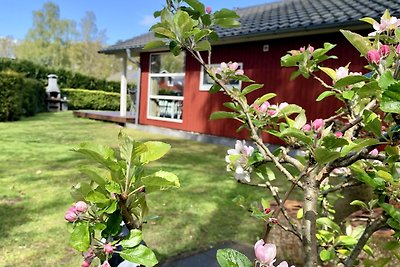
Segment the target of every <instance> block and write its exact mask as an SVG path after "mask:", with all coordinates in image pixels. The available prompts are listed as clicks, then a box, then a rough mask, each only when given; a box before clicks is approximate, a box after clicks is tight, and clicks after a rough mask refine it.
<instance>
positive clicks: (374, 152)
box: [369, 148, 379, 157]
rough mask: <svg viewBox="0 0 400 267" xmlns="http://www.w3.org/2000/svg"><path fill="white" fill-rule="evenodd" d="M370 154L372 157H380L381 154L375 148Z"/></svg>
mask: <svg viewBox="0 0 400 267" xmlns="http://www.w3.org/2000/svg"><path fill="white" fill-rule="evenodd" d="M369 154H370V155H371V156H374V157H375V156H378V154H379V151H378V149H376V148H374V149H373V150H371V151H370V152H369Z"/></svg>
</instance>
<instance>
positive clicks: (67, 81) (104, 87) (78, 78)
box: [0, 58, 135, 92]
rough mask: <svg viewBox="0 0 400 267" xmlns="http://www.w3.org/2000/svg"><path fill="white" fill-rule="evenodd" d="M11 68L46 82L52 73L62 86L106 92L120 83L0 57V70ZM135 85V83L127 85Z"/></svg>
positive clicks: (118, 87) (117, 86)
mask: <svg viewBox="0 0 400 267" xmlns="http://www.w3.org/2000/svg"><path fill="white" fill-rule="evenodd" d="M3 70H12V71H15V72H20V73H24V74H25V76H26V77H27V78H33V79H37V80H39V81H42V82H43V83H46V82H47V75H49V74H50V73H54V74H56V75H57V76H58V85H59V86H60V87H62V88H85V89H88V90H100V91H107V92H119V90H120V83H119V82H114V81H106V80H105V79H97V78H95V77H90V76H86V75H83V74H80V73H77V72H73V71H70V70H66V69H54V68H48V67H44V66H40V65H37V64H34V63H33V62H31V61H28V60H16V59H7V58H0V71H3ZM129 86H130V87H135V85H129Z"/></svg>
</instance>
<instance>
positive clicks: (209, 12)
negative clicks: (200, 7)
mask: <svg viewBox="0 0 400 267" xmlns="http://www.w3.org/2000/svg"><path fill="white" fill-rule="evenodd" d="M211 12H212V8H211V7H210V6H208V7H206V13H207V14H211Z"/></svg>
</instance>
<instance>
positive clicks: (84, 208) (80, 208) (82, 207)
mask: <svg viewBox="0 0 400 267" xmlns="http://www.w3.org/2000/svg"><path fill="white" fill-rule="evenodd" d="M75 209H76V210H77V211H79V212H86V211H87V209H88V206H87V204H86V203H85V202H83V201H78V202H76V203H75Z"/></svg>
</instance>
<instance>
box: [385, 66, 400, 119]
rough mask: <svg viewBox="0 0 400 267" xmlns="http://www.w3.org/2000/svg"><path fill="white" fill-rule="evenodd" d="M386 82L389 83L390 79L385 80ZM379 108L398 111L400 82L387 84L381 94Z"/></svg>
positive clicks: (399, 107)
mask: <svg viewBox="0 0 400 267" xmlns="http://www.w3.org/2000/svg"><path fill="white" fill-rule="evenodd" d="M390 75H391V74H390ZM387 83H390V81H387ZM386 85H387V84H385V86H386ZM380 108H381V110H382V111H384V112H391V113H400V82H392V83H391V84H390V85H387V88H386V90H384V91H383V94H382V102H381V106H380Z"/></svg>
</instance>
